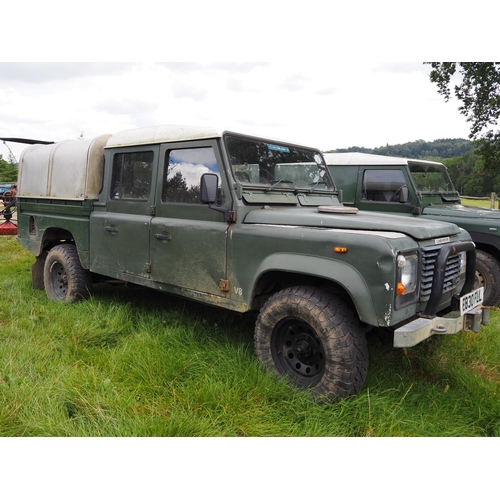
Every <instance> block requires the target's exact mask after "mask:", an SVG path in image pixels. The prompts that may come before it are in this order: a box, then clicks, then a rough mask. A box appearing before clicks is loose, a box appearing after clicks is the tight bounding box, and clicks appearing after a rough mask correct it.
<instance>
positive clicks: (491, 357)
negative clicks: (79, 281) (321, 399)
mask: <svg viewBox="0 0 500 500" xmlns="http://www.w3.org/2000/svg"><path fill="white" fill-rule="evenodd" d="M33 260H34V258H33V256H32V255H31V254H29V253H28V252H27V251H26V250H25V249H24V248H23V247H21V246H20V245H19V244H18V243H17V241H16V240H15V238H14V237H7V236H3V237H1V238H0V286H1V291H2V295H1V298H0V435H1V436H324V437H326V436H477V437H480V436H499V435H500V398H499V389H500V337H499V334H498V331H499V321H500V314H499V313H498V311H497V310H492V313H491V321H490V326H488V327H483V331H482V332H481V333H480V334H476V333H472V332H464V333H461V334H458V335H456V336H448V337H445V336H442V337H439V338H436V339H434V340H432V341H429V342H425V343H423V344H421V345H419V346H417V347H415V348H412V349H400V350H396V349H393V348H392V347H391V345H390V344H387V343H385V341H384V339H382V338H379V337H377V336H375V335H371V336H370V337H369V345H370V363H371V365H370V370H369V375H368V379H367V382H366V384H365V386H364V387H363V389H362V390H361V392H360V393H359V394H358V395H357V396H356V397H353V398H351V399H348V400H344V401H341V402H339V403H337V404H324V405H318V404H316V403H315V402H314V401H313V398H312V397H311V396H310V395H309V394H308V393H307V392H300V391H298V390H295V389H294V388H292V387H289V386H288V384H287V383H286V381H285V380H276V379H275V378H274V377H273V376H271V375H270V374H268V373H267V372H265V371H264V370H263V369H262V368H261V365H260V364H259V362H258V360H257V359H256V357H255V354H254V350H253V326H254V320H255V318H254V317H252V316H251V315H243V316H241V315H239V314H236V313H232V312H227V311H224V310H221V309H215V308H211V307H206V306H202V305H199V304H196V303H193V302H189V301H186V300H183V299H180V298H175V297H171V296H167V295H164V294H160V293H157V292H153V291H149V290H145V289H130V288H126V287H122V286H115V287H113V286H110V285H97V286H96V287H95V290H94V295H93V297H92V298H91V299H90V300H88V301H85V302H80V303H76V304H60V303H54V302H50V301H49V300H48V299H47V298H46V296H45V293H44V292H43V291H38V290H33V289H32V288H31V265H32V263H33Z"/></svg>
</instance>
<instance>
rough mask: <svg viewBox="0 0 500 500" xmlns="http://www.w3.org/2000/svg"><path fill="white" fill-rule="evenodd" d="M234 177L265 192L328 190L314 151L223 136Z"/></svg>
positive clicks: (324, 172) (328, 180)
mask: <svg viewBox="0 0 500 500" xmlns="http://www.w3.org/2000/svg"><path fill="white" fill-rule="evenodd" d="M225 144H226V148H227V152H228V156H229V160H230V162H231V169H232V171H233V175H234V178H235V179H236V180H237V181H239V182H240V183H242V184H245V185H248V186H256V187H263V188H266V189H267V190H269V189H277V190H278V189H285V190H286V189H292V190H305V191H332V190H333V189H334V185H333V182H332V180H331V177H330V175H329V174H328V171H327V169H326V166H325V163H324V160H323V157H322V156H321V155H320V154H319V152H318V151H317V150H315V149H307V148H301V147H298V146H294V145H290V144H284V143H273V142H268V141H265V140H259V139H254V138H247V137H240V136H232V135H226V137H225Z"/></svg>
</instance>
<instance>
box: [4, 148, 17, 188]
mask: <svg viewBox="0 0 500 500" xmlns="http://www.w3.org/2000/svg"><path fill="white" fill-rule="evenodd" d="M9 156H10V158H9V161H5V160H4V159H3V157H2V155H1V154H0V182H16V181H17V163H16V162H15V160H14V158H13V157H12V155H9Z"/></svg>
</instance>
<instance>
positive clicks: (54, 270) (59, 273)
mask: <svg viewBox="0 0 500 500" xmlns="http://www.w3.org/2000/svg"><path fill="white" fill-rule="evenodd" d="M50 276H51V286H52V290H53V292H54V294H55V295H56V296H57V297H59V298H61V299H63V298H65V297H66V294H67V293H68V274H67V273H66V269H65V268H64V266H63V265H62V264H60V263H59V262H55V263H54V264H52V267H51V268H50Z"/></svg>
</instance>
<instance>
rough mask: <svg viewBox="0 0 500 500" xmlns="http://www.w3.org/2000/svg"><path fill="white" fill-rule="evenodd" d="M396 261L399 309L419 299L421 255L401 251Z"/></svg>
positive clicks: (397, 303) (397, 306)
mask: <svg viewBox="0 0 500 500" xmlns="http://www.w3.org/2000/svg"><path fill="white" fill-rule="evenodd" d="M396 263H397V272H396V308H397V309H399V308H401V307H403V306H406V305H408V304H412V303H413V302H416V301H417V299H418V292H419V270H420V257H419V254H418V253H417V252H408V253H404V254H403V253H400V254H399V255H398V257H397V259H396Z"/></svg>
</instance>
